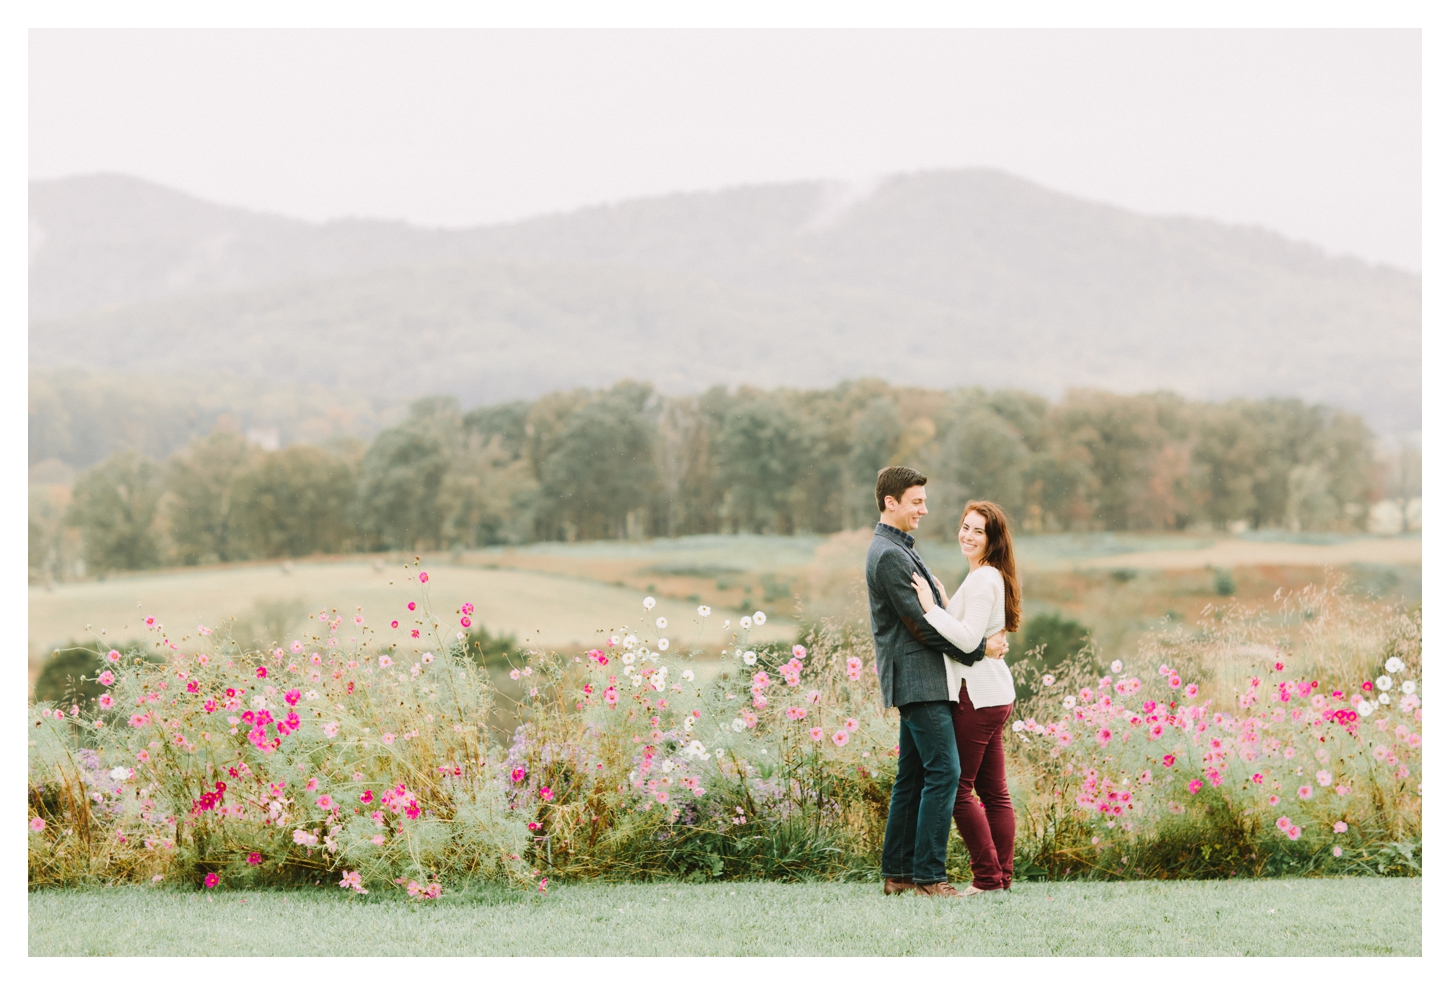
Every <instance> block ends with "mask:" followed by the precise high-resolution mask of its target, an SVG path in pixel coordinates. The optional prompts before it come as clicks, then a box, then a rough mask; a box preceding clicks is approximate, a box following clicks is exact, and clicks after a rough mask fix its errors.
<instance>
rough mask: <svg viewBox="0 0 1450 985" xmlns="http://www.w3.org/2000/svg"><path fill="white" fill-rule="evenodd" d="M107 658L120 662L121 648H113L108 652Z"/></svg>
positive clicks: (111, 661)
mask: <svg viewBox="0 0 1450 985" xmlns="http://www.w3.org/2000/svg"><path fill="white" fill-rule="evenodd" d="M106 660H108V661H109V662H110V663H119V662H120V660H121V652H120V651H119V650H112V651H111V652H110V653H107V654H106Z"/></svg>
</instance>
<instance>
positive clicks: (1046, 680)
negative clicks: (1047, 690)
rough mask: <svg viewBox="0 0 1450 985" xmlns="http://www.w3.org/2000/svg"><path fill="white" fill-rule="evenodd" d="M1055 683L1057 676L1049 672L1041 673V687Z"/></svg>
mask: <svg viewBox="0 0 1450 985" xmlns="http://www.w3.org/2000/svg"><path fill="white" fill-rule="evenodd" d="M1056 683H1057V678H1056V677H1053V676H1052V675H1051V674H1043V675H1042V686H1043V687H1052V685H1054V684H1056Z"/></svg>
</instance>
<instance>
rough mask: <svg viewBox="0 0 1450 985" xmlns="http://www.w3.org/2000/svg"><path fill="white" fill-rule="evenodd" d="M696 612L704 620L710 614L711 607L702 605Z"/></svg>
mask: <svg viewBox="0 0 1450 985" xmlns="http://www.w3.org/2000/svg"><path fill="white" fill-rule="evenodd" d="M695 611H696V612H698V613H699V614H700V616H701V617H702V618H703V617H704V616H708V615H709V614H710V607H709V606H708V605H702V606H700V607H699V608H698V609H696V610H695Z"/></svg>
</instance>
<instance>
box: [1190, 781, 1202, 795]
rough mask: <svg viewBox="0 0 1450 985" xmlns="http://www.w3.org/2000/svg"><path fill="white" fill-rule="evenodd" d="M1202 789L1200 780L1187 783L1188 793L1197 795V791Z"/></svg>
mask: <svg viewBox="0 0 1450 985" xmlns="http://www.w3.org/2000/svg"><path fill="white" fill-rule="evenodd" d="M1202 789H1203V781H1202V780H1189V781H1188V792H1189V793H1198V791H1200V790H1202Z"/></svg>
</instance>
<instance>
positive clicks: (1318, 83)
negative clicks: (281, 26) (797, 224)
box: [30, 30, 1421, 270]
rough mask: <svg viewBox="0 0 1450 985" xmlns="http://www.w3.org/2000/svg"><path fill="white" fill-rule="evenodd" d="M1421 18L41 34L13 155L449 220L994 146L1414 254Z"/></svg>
mask: <svg viewBox="0 0 1450 985" xmlns="http://www.w3.org/2000/svg"><path fill="white" fill-rule="evenodd" d="M1420 122H1421V116H1420V35H1419V32H1417V31H1366V30H1358V31H1326V30H1314V31H1286V30H1276V31H1268V30H1264V31H1152V30H1133V31H1117V30H1090V31H1062V30H1052V31H995V30H966V31H905V30H891V31H535V32H515V31H443V32H439V31H370V32H361V31H359V32H352V31H222V30H216V31H139V30H133V31H36V32H32V33H31V44H30V173H31V176H32V177H35V178H46V177H58V176H62V175H70V174H82V173H89V172H95V171H119V172H125V173H129V174H134V175H138V176H141V177H145V178H149V179H152V180H154V181H158V182H162V183H164V184H168V185H172V186H175V187H178V188H181V189H184V190H186V191H189V192H191V193H193V194H196V195H199V196H202V197H204V198H208V199H212V200H215V201H219V202H225V203H228V204H235V205H243V206H248V207H251V208H256V209H262V210H267V211H272V212H278V213H283V214H287V215H293V216H301V217H306V218H312V219H324V218H334V217H339V216H349V215H353V216H375V217H388V218H403V219H408V220H411V221H413V222H417V223H423V224H429V225H464V224H472V223H479V222H490V221H499V220H507V219H515V218H520V217H523V216H528V215H533V214H536V213H540V212H547V211H558V210H563V209H569V208H574V207H576V206H580V205H587V204H593V203H597V202H604V201H610V200H615V199H621V198H629V197H636V196H642V195H652V194H658V193H662V192H670V191H680V190H695V189H709V188H718V187H722V186H726V185H732V184H741V183H749V182H765V181H780V180H793V179H803V178H805V179H809V178H821V177H834V178H847V179H853V180H865V179H869V178H871V177H873V176H876V175H879V174H883V173H890V172H896V171H907V170H915V169H920V168H941V167H962V166H990V167H996V168H1001V169H1003V170H1006V171H1010V172H1012V173H1015V174H1018V175H1021V176H1023V177H1026V178H1029V179H1032V180H1035V181H1037V182H1039V183H1041V184H1043V185H1046V186H1048V187H1050V188H1054V189H1057V190H1060V191H1065V192H1069V193H1072V194H1076V195H1080V196H1083V197H1085V198H1090V199H1096V200H1100V201H1106V202H1111V203H1115V204H1118V205H1123V206H1126V207H1129V208H1132V209H1136V210H1139V211H1143V212H1151V213H1177V214H1189V215H1197V216H1206V217H1211V218H1218V219H1223V220H1227V221H1230V222H1239V223H1253V224H1257V225H1262V226H1267V227H1269V228H1272V229H1275V230H1278V231H1280V232H1283V233H1286V234H1287V235H1289V236H1292V237H1294V238H1296V239H1305V240H1309V241H1311V242H1314V243H1318V244H1320V245H1322V246H1324V247H1326V248H1328V249H1329V250H1331V251H1333V252H1344V253H1353V254H1356V255H1358V256H1362V257H1365V258H1367V259H1371V260H1377V261H1383V262H1388V263H1393V264H1395V265H1398V266H1401V267H1406V268H1409V269H1412V270H1419V269H1420V262H1421V261H1420V180H1421V175H1420Z"/></svg>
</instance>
